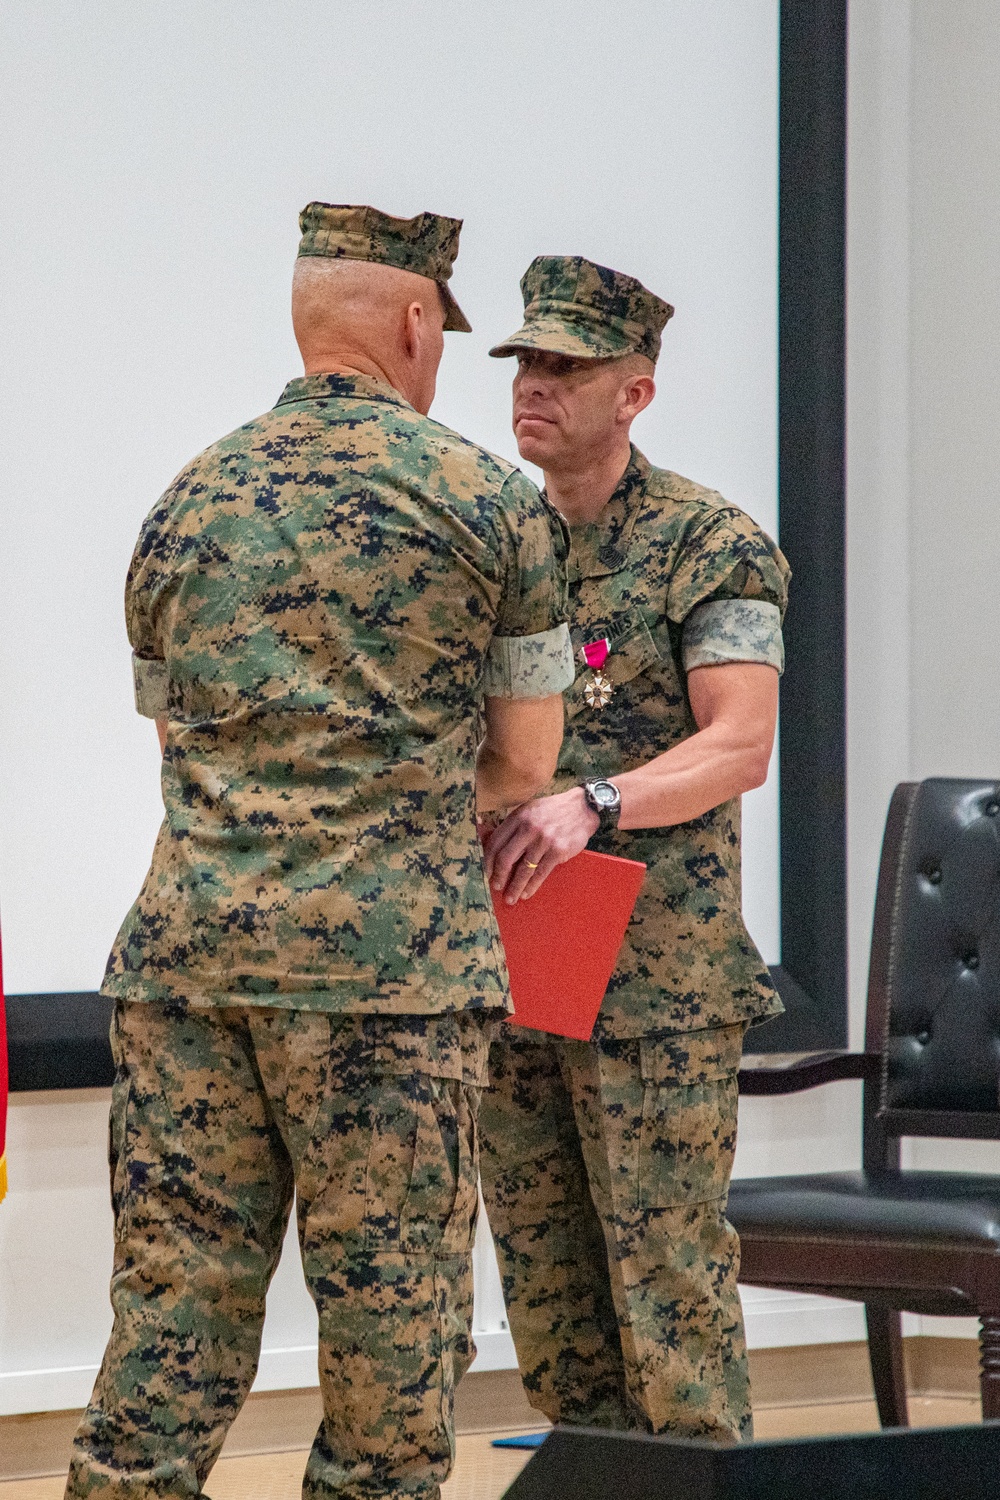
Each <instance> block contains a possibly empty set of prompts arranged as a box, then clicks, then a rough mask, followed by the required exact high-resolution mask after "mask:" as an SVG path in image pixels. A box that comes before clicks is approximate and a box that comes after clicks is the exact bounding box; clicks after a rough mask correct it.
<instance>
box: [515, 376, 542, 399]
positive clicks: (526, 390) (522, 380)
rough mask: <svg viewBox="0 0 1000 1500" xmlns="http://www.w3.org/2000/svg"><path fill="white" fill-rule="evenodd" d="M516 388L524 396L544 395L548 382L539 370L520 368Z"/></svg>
mask: <svg viewBox="0 0 1000 1500" xmlns="http://www.w3.org/2000/svg"><path fill="white" fill-rule="evenodd" d="M518 389H519V391H520V392H521V394H522V395H524V396H546V395H548V389H549V383H548V381H547V380H546V378H545V376H544V374H543V373H542V371H541V370H522V371H521V372H520V374H519V375H518Z"/></svg>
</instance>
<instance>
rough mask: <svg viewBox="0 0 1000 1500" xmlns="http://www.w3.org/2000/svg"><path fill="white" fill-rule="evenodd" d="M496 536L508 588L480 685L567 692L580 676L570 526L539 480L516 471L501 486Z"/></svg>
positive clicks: (491, 693) (496, 690)
mask: <svg viewBox="0 0 1000 1500" xmlns="http://www.w3.org/2000/svg"><path fill="white" fill-rule="evenodd" d="M496 535H497V541H498V544H499V546H500V550H501V556H502V558H503V561H504V588H503V596H502V598H501V601H500V607H499V611H498V621H497V630H496V633H495V634H494V636H493V639H492V641H491V642H490V645H489V648H488V650H487V653H486V662H485V669H484V674H483V692H484V693H485V695H486V696H487V697H489V698H544V697H549V696H551V695H553V694H555V693H563V692H565V691H566V689H567V688H568V687H571V686H572V683H573V678H574V676H575V670H574V666H573V646H572V642H571V641H570V635H569V626H568V624H567V617H568V614H569V604H568V586H567V577H566V567H567V561H568V558H569V533H568V532H567V530H566V526H565V524H564V523H563V521H562V520H561V518H560V516H559V515H558V514H557V512H556V511H555V510H553V508H552V507H551V506H550V505H548V504H547V502H546V501H545V500H544V499H543V498H542V496H541V495H539V493H538V491H537V490H536V489H535V487H534V485H533V484H531V482H530V481H529V480H528V479H526V478H525V476H524V475H523V474H521V473H520V472H515V473H513V474H511V475H509V476H508V478H507V480H506V481H505V483H504V486H503V489H502V490H501V493H500V497H499V502H498V505H497V511H496Z"/></svg>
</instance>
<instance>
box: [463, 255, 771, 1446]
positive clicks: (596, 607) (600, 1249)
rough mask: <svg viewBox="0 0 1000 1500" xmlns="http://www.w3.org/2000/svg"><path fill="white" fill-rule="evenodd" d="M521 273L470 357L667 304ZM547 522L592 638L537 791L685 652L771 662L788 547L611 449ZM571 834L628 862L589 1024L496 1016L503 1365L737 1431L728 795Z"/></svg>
mask: <svg viewBox="0 0 1000 1500" xmlns="http://www.w3.org/2000/svg"><path fill="white" fill-rule="evenodd" d="M521 285H522V289H523V292H524V300H525V322H524V327H523V328H522V329H520V330H519V332H518V333H516V334H514V335H513V336H512V337H511V338H510V339H509V340H507V341H506V342H505V343H504V344H502V345H499V346H498V347H497V348H496V349H494V350H493V351H491V352H493V353H494V354H496V355H500V356H503V355H507V354H514V353H517V352H519V351H523V350H531V349H538V350H543V351H549V352H550V353H552V354H558V355H563V356H567V357H570V358H574V359H577V360H579V359H605V360H606V359H614V358H620V357H622V356H625V355H629V354H636V353H637V354H642V355H645V356H646V358H647V359H650V360H653V361H655V359H656V357H657V355H658V353H659V348H660V335H661V331H662V329H663V327H664V325H665V323H666V321H667V319H668V318H669V316H670V314H671V312H672V309H671V308H670V307H669V306H668V305H667V304H666V303H664V302H662V301H660V299H659V298H657V297H655V296H653V294H652V293H650V292H648V291H647V290H646V288H644V287H643V286H642V285H641V284H640V283H638V282H636V281H635V280H633V279H632V278H630V277H627V276H623V275H621V274H619V273H616V272H614V271H610V270H608V269H606V268H604V267H601V266H596V265H594V264H592V263H591V262H589V261H586V260H583V259H582V258H579V257H576V258H561V257H546V258H542V259H539V260H536V261H535V262H534V263H533V264H532V266H531V267H530V268H529V270H528V272H527V273H526V275H525V277H524V278H523V281H522V283H521ZM535 461H536V462H541V460H540V459H535ZM571 537H572V547H571V554H570V600H571V630H572V636H573V644H574V648H575V649H576V650H577V651H578V652H580V651H582V648H583V647H585V646H587V645H589V644H590V643H593V642H599V641H602V640H606V641H607V643H608V656H607V659H606V661H605V662H604V663H603V665H601V666H600V672H599V674H595V673H594V672H592V671H589V670H585V671H582V672H581V673H580V675H579V676H578V678H577V681H576V683H575V685H574V686H573V688H572V689H571V690H570V691H569V693H568V694H567V697H566V703H567V720H568V724H567V733H566V737H565V739H564V742H563V749H562V753H561V756H560V760H559V770H558V774H557V776H556V779H555V782H554V784H553V786H552V787H551V789H550V790H551V792H553V793H560V792H563V791H566V790H567V789H569V788H571V787H575V786H578V785H579V784H580V783H581V782H582V781H584V780H585V779H587V778H613V777H615V776H620V775H621V774H622V773H624V772H629V771H631V770H633V769H634V768H637V767H641V766H644V765H645V764H646V763H648V762H649V761H651V760H652V759H653V758H654V757H657V756H659V755H661V754H663V753H664V752H665V751H669V750H670V749H671V748H672V747H674V746H676V745H678V744H680V743H681V742H683V741H684V740H685V739H687V738H688V737H690V736H691V735H693V734H694V733H695V732H696V730H697V728H698V725H697V723H696V720H695V718H694V715H693V712H692V707H691V702H690V698H689V693H688V686H687V680H688V673H689V672H691V671H692V670H693V669H695V668H698V667H705V666H717V665H722V664H727V663H734V662H750V663H763V664H765V665H767V666H770V667H773V668H777V669H779V670H780V668H781V666H782V664H783V655H782V650H783V648H782V641H781V619H782V615H783V611H784V608H785V603H786V590H787V579H788V567H787V564H786V562H785V560H784V558H783V557H782V555H781V553H780V552H779V551H778V549H777V548H776V547H775V545H774V543H773V542H772V541H771V540H770V539H769V538H768V537H767V536H766V535H765V534H764V533H763V532H762V531H761V530H760V529H759V528H758V527H757V526H756V525H755V524H754V522H753V521H752V520H751V519H750V518H749V517H748V516H747V515H745V514H744V513H743V512H742V511H741V510H739V509H737V508H736V507H735V506H732V505H729V504H727V502H726V501H725V500H724V499H723V498H722V497H721V496H720V495H718V494H716V493H715V492H713V491H711V490H708V489H705V488H704V487H703V486H701V485H699V484H695V483H693V482H692V481H690V480H688V479H683V478H681V477H680V476H679V475H677V474H673V473H670V472H668V471H666V470H663V469H657V468H654V467H652V466H651V465H650V463H649V462H648V461H647V459H645V458H644V457H643V455H642V454H641V453H639V452H638V451H637V450H636V449H635V448H634V447H633V448H632V449H631V457H630V459H629V461H628V462H627V467H626V468H625V472H624V473H623V474H622V477H621V480H620V482H619V484H618V486H617V488H616V489H615V491H614V493H613V495H612V496H611V498H610V500H609V502H608V503H607V505H606V506H605V507H604V509H603V510H602V511H601V513H600V517H599V520H598V521H597V522H595V523H593V524H580V525H573V526H572V527H571ZM595 686H596V688H597V689H598V691H596V692H595ZM609 690H610V697H608V696H607V694H608V691H609ZM588 826H589V825H588ZM590 847H591V848H592V849H596V850H599V851H601V852H603V853H607V854H615V855H621V856H624V857H626V858H629V859H635V860H642V861H644V862H645V863H646V865H647V867H648V872H647V875H646V878H645V884H644V886H643V889H642V892H641V894H640V896H639V899H638V902H637V905H636V908H635V913H634V916H633V918H632V921H631V924H630V926H629V929H628V932H627V936H626V938H625V943H624V946H623V948H622V950H621V953H620V956H619V959H618V964H617V968H616V970H615V973H614V976H613V977H612V980H611V983H610V986H609V989H608V992H607V995H606V997H605V1000H604V1002H603V1005H602V1008H601V1011H600V1014H599V1017H598V1021H597V1025H596V1028H595V1032H594V1036H593V1039H592V1041H591V1042H589V1043H586V1042H580V1041H570V1040H565V1039H560V1038H557V1037H551V1036H546V1035H545V1034H543V1033H539V1032H533V1031H528V1030H526V1029H522V1028H517V1027H514V1026H504V1027H503V1028H502V1033H501V1035H500V1037H499V1039H498V1040H497V1041H496V1042H495V1043H494V1045H493V1048H492V1052H491V1060H490V1071H491V1077H492V1083H493V1088H492V1090H491V1092H490V1093H489V1094H488V1095H487V1097H486V1100H485V1102H484V1108H483V1113H482V1117H481V1131H482V1173H483V1187H484V1193H485V1197H486V1203H487V1209H488V1212H489V1217H490V1223H491V1226H492V1228H493V1233H494V1236H495V1241H496V1246H497V1252H498V1257H499V1262H500V1267H501V1274H502V1279H503V1285H504V1292H505V1295H506V1299H507V1307H508V1313H509V1318H510V1324H511V1329H512V1332H513V1336H514V1341H515V1344H516V1347H517V1352H518V1360H519V1364H520V1368H521V1372H522V1376H523V1379H524V1384H525V1388H526V1391H527V1394H528V1398H529V1400H530V1401H531V1403H532V1404H533V1405H534V1406H536V1407H537V1408H538V1409H539V1410H541V1411H543V1412H544V1413H545V1414H546V1415H547V1416H549V1417H550V1418H551V1419H552V1420H553V1421H560V1422H571V1423H582V1424H585V1425H593V1426H606V1427H611V1428H616V1429H630V1428H633V1429H638V1430H645V1431H649V1432H671V1433H674V1434H678V1435H682V1436H696V1437H705V1436H707V1437H710V1438H714V1439H716V1440H718V1441H723V1442H731V1441H734V1440H736V1439H737V1438H739V1437H746V1436H749V1435H750V1434H751V1431H752V1427H751V1415H750V1403H749V1382H748V1374H747V1362H746V1347H745V1338H744V1330H743V1318H742V1311H741V1307H740V1301H739V1294H738V1291H737V1285H736V1278H737V1271H738V1264H739V1249H738V1241H737V1237H736V1234H735V1231H734V1230H733V1229H732V1227H731V1225H729V1223H728V1222H727V1220H726V1216H725V1209H726V1199H727V1193H728V1187H729V1177H730V1171H731V1167H732V1160H733V1153H734V1149H735V1144H736V1120H737V1085H736V1074H737V1070H738V1067H739V1062H740V1056H741V1050H742V1042H743V1035H744V1031H745V1029H746V1027H747V1025H748V1024H751V1023H753V1022H756V1021H761V1020H763V1019H765V1018H766V1017H768V1016H771V1015H774V1014H776V1013H778V1012H780V1010H781V1005H780V1001H779V1000H778V997H777V994H776V992H775V990H774V986H773V984H772V982H771V979H770V976H769V973H768V970H767V967H766V966H765V964H764V962H763V960H762V959H761V957H760V955H759V953H758V952H757V950H756V948H755V947H754V944H753V942H752V940H751V938H750V936H749V934H748V933H747V930H746V928H745V926H744V923H743V917H742V911H741V892H740V804H739V798H738V797H736V798H735V799H733V800H729V801H726V802H724V803H723V804H722V805H720V806H717V807H715V808H714V809H712V810H710V811H707V812H705V813H704V815H703V816H699V817H697V818H695V819H694V820H693V821H688V822H684V823H679V824H674V825H673V826H666V827H650V828H634V829H631V830H630V831H624V830H608V831H599V832H598V833H596V834H595V836H594V837H593V838H592V839H591V842H590ZM525 857H526V856H525ZM540 857H541V856H540V855H539V854H538V853H535V854H534V855H533V856H532V858H533V860H534V861H536V862H537V861H538V860H539V859H540ZM529 868H534V866H533V865H532V866H529Z"/></svg>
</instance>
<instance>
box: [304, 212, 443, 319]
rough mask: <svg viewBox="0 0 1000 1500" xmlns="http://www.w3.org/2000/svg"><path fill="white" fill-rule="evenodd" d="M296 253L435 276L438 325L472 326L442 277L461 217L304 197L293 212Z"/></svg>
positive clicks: (433, 279) (432, 277) (432, 279)
mask: <svg viewBox="0 0 1000 1500" xmlns="http://www.w3.org/2000/svg"><path fill="white" fill-rule="evenodd" d="M299 228H300V229H301V230H302V238H301V240H300V241H299V255H319V256H325V257H327V258H329V259H330V260H370V261H373V262H374V263H375V264H376V265H379V266H395V267H396V269H397V270H399V271H414V272H415V273H416V274H417V275H418V276H428V277H430V279H431V281H436V282H437V284H438V287H439V288H440V291H441V298H442V301H443V302H444V310H445V319H444V326H445V328H446V329H448V330H449V331H451V332H453V333H471V332H472V328H471V327H470V325H469V322H468V320H467V318H466V316H465V314H464V313H463V311H462V309H461V308H460V307H459V305H458V303H457V302H456V301H455V298H454V297H453V296H452V294H451V292H450V291H449V290H448V278H449V277H450V276H451V268H452V265H453V264H454V261H455V257H456V255H457V254H458V236H459V234H460V232H461V229H462V221H461V219H447V218H445V216H444V215H443V214H417V216H416V217H415V218H413V219H394V218H393V217H392V216H391V214H384V213H381V212H380V211H379V210H378V209H377V208H368V207H366V206H363V205H361V204H357V203H307V204H306V206H305V208H304V209H303V210H302V212H301V213H300V214H299Z"/></svg>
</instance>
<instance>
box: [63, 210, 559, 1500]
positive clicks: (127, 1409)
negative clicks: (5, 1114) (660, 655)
mask: <svg viewBox="0 0 1000 1500" xmlns="http://www.w3.org/2000/svg"><path fill="white" fill-rule="evenodd" d="M302 227H303V250H302V253H304V254H326V253H330V254H334V253H339V252H341V251H343V248H344V246H345V245H346V246H347V253H352V254H355V255H356V256H357V257H359V258H371V259H381V260H385V261H386V262H387V263H390V264H400V263H402V264H405V265H406V266H407V267H408V268H409V269H412V270H416V271H417V272H418V273H420V274H427V275H429V276H432V277H433V278H434V279H436V280H438V281H439V283H440V282H443V280H444V278H445V277H446V276H447V275H448V274H450V269H451V261H452V259H453V258H454V255H455V253H456V249H457V236H458V227H459V226H458V224H457V222H456V221H454V220H442V219H437V218H435V217H434V216H431V215H421V216H420V217H419V218H418V219H416V220H392V219H388V218H387V217H386V216H384V215H379V214H377V213H376V212H375V211H374V210H372V209H351V208H341V207H337V206H334V207H328V206H325V205H316V204H313V205H310V207H309V208H308V209H306V211H305V213H304V214H303V218H302ZM376 252H378V253H376ZM393 257H395V259H393ZM449 318H450V320H451V321H452V326H461V325H460V324H458V323H457V322H456V321H455V320H456V319H460V318H461V314H460V313H459V312H458V311H457V306H456V307H455V309H454V311H453V312H452V313H450V314H449ZM462 323H463V324H464V320H462ZM565 557H566V542H565V538H564V532H563V529H562V526H561V523H560V522H559V521H558V518H556V517H555V516H554V513H553V512H552V511H551V510H550V509H549V507H548V506H547V505H546V504H545V502H544V501H543V500H542V498H541V497H540V496H539V495H538V493H537V491H536V490H535V489H534V487H533V486H532V485H531V484H530V483H529V482H528V481H527V480H526V479H525V478H524V477H523V475H521V474H520V473H519V472H518V471H517V470H515V469H513V468H512V467H511V466H510V465H509V464H506V463H503V462H501V461H500V460H498V459H495V458H493V457H492V456H491V455H490V454H488V453H485V452H483V450H481V449H479V448H476V447H474V446H473V445H472V444H470V443H468V442H466V441H465V440H464V439H462V438H461V437H458V436H457V435H456V434H455V433H452V432H449V431H448V430H447V429H445V428H443V427H441V426H440V425H438V424H437V423H435V422H432V421H430V420H429V419H428V418H425V417H423V416H421V415H419V414H418V413H417V412H416V411H415V410H414V409H413V408H412V407H411V406H409V405H408V404H407V402H406V401H405V400H404V399H403V398H402V397H401V396H400V395H399V394H398V393H397V392H396V391H394V390H392V389H390V388H389V387H388V386H386V385H383V384H381V383H379V382H378V381H376V380H373V379H368V378H363V377H357V378H354V377H350V378H348V377H344V376H338V375H312V376H309V377H306V378H302V379H298V380H293V381H291V383H290V384H289V385H288V386H287V388H286V389H285V391H284V393H283V395H282V397H281V399H280V400H279V402H278V404H277V406H276V407H275V408H274V410H273V411H270V412H267V413H266V414H265V415H264V416H261V417H258V418H257V419H255V420H254V421H252V422H249V423H247V424H246V426H244V427H241V428H240V429H238V431H236V432H235V433H232V434H231V435H230V436H229V437H226V438H223V439H222V440H221V442H219V443H216V444H215V445H214V446H213V447H212V448H210V449H208V451H207V452H206V453H204V454H202V455H201V456H200V457H199V458H197V459H195V460H194V462H193V463H191V464H190V465H188V467H187V468H186V469H185V470H184V471H183V472H182V473H181V474H180V476H179V477H178V478H177V479H176V480H175V482H174V483H173V485H172V486H171V487H170V489H169V490H168V491H167V493H166V494H165V495H164V497H163V499H162V500H161V501H160V502H159V504H158V505H157V506H156V508H155V509H154V510H153V511H152V513H151V514H150V516H149V517H148V519H147V521H146V523H145V525H144V526H143V529H142V533H141V536H140V539H139V543H138V546H137V548H136V552H135V556H134V558H133V562H132V567H131V570H130V573H129V578H128V584H127V589H126V613H127V617H128V627H129V636H130V639H131V642H132V645H133V647H134V651H135V672H136V694H137V703H138V707H139V710H140V712H143V713H145V714H148V715H150V716H153V717H156V718H166V719H167V720H168V721H169V724H168V733H167V745H166V751H165V753H164V758H163V774H162V784H163V797H164V804H165V809H166V816H165V819H164V823H163V826H162V829H161V831H160V834H159V837H158V839H157V842H156V847H155V850H154V854H153V861H152V866H151V869H150V871H149V874H148V876H147V878H146V881H145V884H144V885H143V888H142V891H141V893H140V895H139V898H138V900H137V902H136V904H135V906H134V907H133V909H132V911H131V912H130V913H129V915H128V917H127V918H126V920H125V923H124V926H123V927H122V930H121V932H120V934H119V936H118V940H117V942H116V944H115V947H114V950H113V952H112V955H111V958H110V960H109V964H108V970H107V975H106V978H105V982H104V987H103V992H104V993H105V994H106V995H109V996H111V997H113V999H114V1000H115V1002H116V1007H115V1020H114V1034H113V1045H114V1051H115V1060H116V1064H117V1072H116V1081H115V1085H114V1090H113V1095H112V1119H111V1170H112V1193H113V1199H114V1208H115V1265H114V1274H113V1280H112V1303H113V1306H114V1312H115V1322H114V1329H113V1332H112V1335H111V1340H110V1343H109V1345H108V1350H107V1353H106V1355H105V1359H104V1363H103V1366H102V1369H101V1372H100V1374H99V1376H98V1380H97V1384H96V1387H95V1390H94V1395H93V1397H92V1400H91V1403H90V1406H89V1408H88V1410H87V1412H86V1414H85V1416H84V1420H83V1424H82V1426H81V1429H80V1431H79V1433H78V1435H77V1439H76V1444H75V1450H74V1458H73V1465H72V1469H71V1473H70V1479H69V1487H68V1491H67V1493H68V1494H70V1495H72V1496H83V1495H87V1496H90V1495H102V1496H108V1497H112V1496H122V1497H125V1496H129V1497H132V1496H135V1497H138V1496H147V1495H148V1496H154V1495H155V1496H170V1497H174V1496H177V1497H180V1496H197V1495H200V1494H202V1493H203V1491H202V1486H203V1484H204V1482H205V1479H206V1476H207V1474H208V1472H209V1470H210V1469H211V1467H212V1464H213V1462H214V1461H215V1458H216V1457H217V1455H218V1452H219V1448H220V1446H221V1444H222V1441H223V1438H224V1437H225V1433H226V1430H227V1428H228V1426H229V1424H230V1422H231V1421H232V1419H233V1417H234V1416H235V1415H236V1413H237V1412H238V1410H239V1408H240V1405H241V1404H242V1402H243V1400H244V1399H245V1397H246V1395H247V1393H248V1391H249V1389H250V1386H251V1383H252V1381H253V1378H254V1373H255V1370H256V1365H257V1358H258V1353H259V1348H260V1338H261V1327H262V1322H263V1317H264V1297H265V1293H266V1290H267V1285H268V1282H269V1280H270V1277H271V1275H272V1273H273V1271H274V1268H275V1265H276V1263H277V1259H278V1255H279V1253H280V1248H281V1243H282V1237H283V1233H284V1229H285V1224H286V1221H287V1218H288V1214H289V1211H290V1206H291V1202H292V1197H293V1192H294V1194H295V1195H296V1201H297V1212H298V1229H299V1239H300V1246H301V1250H302V1259H303V1264H304V1269H305V1274H306V1279H307V1282H308V1285H309V1289H310V1291H311V1293H312V1296H313V1298H314V1300H315V1303H316V1306H317V1310H318V1313H319V1344H320V1370H319V1375H320V1385H321V1388H322V1395H323V1405H324V1419H323V1424H322V1426H321V1428H320V1430H319V1432H318V1434H317V1437H316V1442H315V1444H314V1446H313V1450H312V1454H311V1456H310V1459H309V1464H308V1469H307V1473H306V1479H305V1487H304V1493H305V1495H306V1496H308V1497H319V1496H323V1497H333V1496H336V1497H344V1500H361V1497H365V1500H368V1497H375V1496H387V1495H406V1496H419V1497H435V1496H437V1495H438V1493H439V1485H440V1482H441V1481H442V1480H443V1479H444V1478H445V1477H446V1475H447V1473H448V1470H449V1467H450V1464H451V1461H452V1457H453V1447H454V1444H453V1429H452V1397H453V1392H454V1387H455V1385H456V1383H457V1382H458V1380H459V1378H460V1377H461V1375H462V1373H463V1371H464V1370H465V1369H466V1367H467V1365H468V1363H469V1361H470V1360H471V1358H472V1355H473V1352H474V1350H473V1345H472V1340H471V1337H470V1317H471V1305H472V1284H471V1263H470V1253H471V1246H472V1238H473V1233H474V1227H475V1218H476V1201H477V1151H476V1127H475V1122H476V1113H477V1109H478V1104H479V1095H480V1090H481V1088H482V1086H483V1084H484V1082H485V1079H486V1059H487V1047H488V1040H489V1036H490V1034H491V1032H492V1030H493V1023H494V1022H495V1020H496V1019H497V1018H498V1017H499V1016H500V1015H501V1014H502V1013H503V1012H504V1010H505V1009H507V1008H508V1007H509V999H508V994H507V989H506V977H505V971H504V968H503V962H502V954H501V949H500V946H499V937H498V934H497V930H496V926H495V922H494V918H493V914H492V908H491V905H490V901H489V897H488V894H487V890H486V885H485V880H484V874H483V865H482V858H481V853H480V847H479V843H478V840H477V837H476V825H475V754H476V740H477V722H478V715H479V712H480V708H481V705H482V700H483V697H484V695H486V696H493V697H531V696H539V695H546V694H551V693H557V692H560V691H561V690H562V689H563V688H564V687H565V686H566V685H567V684H568V683H569V682H571V681H572V675H573V668H572V657H571V651H570V644H569V637H568V632H567V630H566V625H565V618H566V613H565V611H566V601H565V587H566V584H565Z"/></svg>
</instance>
